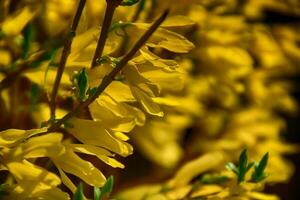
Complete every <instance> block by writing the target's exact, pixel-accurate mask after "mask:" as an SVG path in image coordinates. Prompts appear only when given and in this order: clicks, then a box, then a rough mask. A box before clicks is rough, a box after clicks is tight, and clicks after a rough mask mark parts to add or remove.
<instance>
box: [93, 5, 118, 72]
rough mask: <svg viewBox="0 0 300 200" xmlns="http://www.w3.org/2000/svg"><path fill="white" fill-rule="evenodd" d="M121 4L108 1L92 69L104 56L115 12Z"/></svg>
mask: <svg viewBox="0 0 300 200" xmlns="http://www.w3.org/2000/svg"><path fill="white" fill-rule="evenodd" d="M121 2H122V1H121V0H106V10H105V16H104V20H103V23H102V27H101V33H100V38H99V40H98V43H97V47H96V51H95V53H94V57H93V60H92V64H91V68H92V69H93V68H94V67H96V66H97V59H98V58H101V56H102V54H103V50H104V47H105V43H106V40H107V36H108V32H109V28H110V25H111V22H112V19H113V16H114V12H115V10H116V8H117V7H118V6H119V5H120V3H121Z"/></svg>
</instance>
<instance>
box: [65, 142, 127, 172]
mask: <svg viewBox="0 0 300 200" xmlns="http://www.w3.org/2000/svg"><path fill="white" fill-rule="evenodd" d="M70 146H71V147H72V148H73V149H74V151H76V152H80V153H84V154H89V155H93V156H96V157H97V158H99V159H100V160H102V161H103V162H105V163H106V164H108V165H110V166H112V167H114V168H117V167H118V168H124V165H123V164H122V163H120V162H118V161H117V160H116V159H114V158H111V156H113V155H112V154H111V153H110V152H109V151H107V150H105V149H102V148H99V147H95V146H91V145H84V144H82V145H80V144H73V145H70Z"/></svg>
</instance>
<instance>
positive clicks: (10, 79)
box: [0, 63, 30, 92]
mask: <svg viewBox="0 0 300 200" xmlns="http://www.w3.org/2000/svg"><path fill="white" fill-rule="evenodd" d="M29 68H30V67H29V65H28V63H23V64H22V65H21V66H20V67H19V68H18V69H17V70H16V71H13V72H10V73H8V74H7V75H6V76H5V78H4V79H3V80H2V81H1V82H0V92H2V90H4V89H6V88H8V87H9V86H10V85H11V84H12V83H14V82H15V81H16V80H17V79H18V78H19V77H20V75H21V74H22V73H23V72H24V71H26V70H27V69H29Z"/></svg>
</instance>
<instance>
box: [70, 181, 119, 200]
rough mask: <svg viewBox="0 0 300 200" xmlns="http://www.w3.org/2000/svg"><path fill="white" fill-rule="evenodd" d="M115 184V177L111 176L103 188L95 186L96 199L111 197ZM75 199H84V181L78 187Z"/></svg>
mask: <svg viewBox="0 0 300 200" xmlns="http://www.w3.org/2000/svg"><path fill="white" fill-rule="evenodd" d="M113 185H114V178H113V176H110V177H109V178H108V179H107V180H106V182H105V184H104V186H103V187H102V188H97V187H94V200H102V199H103V198H104V197H109V195H110V193H111V192H112V189H113ZM73 200H84V195H83V186H82V183H80V184H79V186H78V187H77V190H76V192H75V193H74V196H73Z"/></svg>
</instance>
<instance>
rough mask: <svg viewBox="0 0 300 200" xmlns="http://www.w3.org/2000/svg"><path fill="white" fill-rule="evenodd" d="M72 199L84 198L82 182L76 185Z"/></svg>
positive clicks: (81, 199) (82, 199)
mask: <svg viewBox="0 0 300 200" xmlns="http://www.w3.org/2000/svg"><path fill="white" fill-rule="evenodd" d="M73 200H84V196H83V186H82V183H80V184H79V186H78V187H77V190H76V192H75V193H74V196H73Z"/></svg>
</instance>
